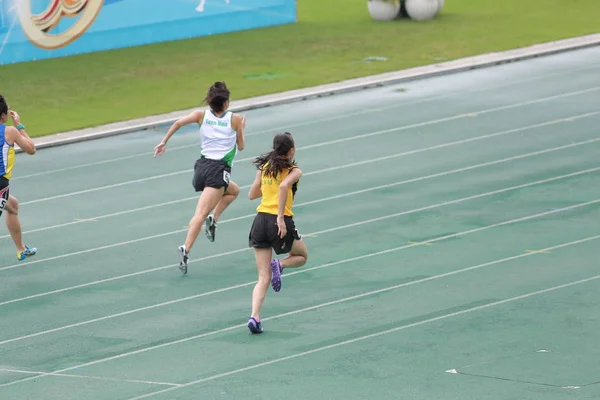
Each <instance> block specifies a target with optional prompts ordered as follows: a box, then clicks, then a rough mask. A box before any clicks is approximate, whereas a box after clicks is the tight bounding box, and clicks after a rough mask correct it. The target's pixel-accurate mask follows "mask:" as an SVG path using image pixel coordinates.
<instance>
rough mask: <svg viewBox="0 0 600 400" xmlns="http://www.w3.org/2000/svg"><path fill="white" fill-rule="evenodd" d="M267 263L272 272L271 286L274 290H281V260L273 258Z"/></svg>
mask: <svg viewBox="0 0 600 400" xmlns="http://www.w3.org/2000/svg"><path fill="white" fill-rule="evenodd" d="M269 265H270V266H271V271H272V272H273V276H272V278H271V286H272V287H273V290H274V291H276V292H279V291H280V290H281V271H283V267H282V266H281V261H279V260H278V259H276V258H274V259H273V261H271V263H270V264H269Z"/></svg>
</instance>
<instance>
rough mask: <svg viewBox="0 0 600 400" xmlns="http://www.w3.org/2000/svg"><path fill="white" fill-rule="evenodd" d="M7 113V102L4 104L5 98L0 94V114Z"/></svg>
mask: <svg viewBox="0 0 600 400" xmlns="http://www.w3.org/2000/svg"><path fill="white" fill-rule="evenodd" d="M2 114H8V104H6V100H5V99H4V97H3V96H2V95H1V94H0V115H2Z"/></svg>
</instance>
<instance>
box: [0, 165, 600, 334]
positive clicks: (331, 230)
mask: <svg viewBox="0 0 600 400" xmlns="http://www.w3.org/2000/svg"><path fill="white" fill-rule="evenodd" d="M598 170H600V167H597V168H594V169H593V170H585V171H579V172H576V173H572V174H568V175H562V176H557V177H554V178H548V179H544V180H541V181H535V182H530V183H526V184H523V185H519V186H513V187H509V188H505V189H500V190H496V191H494V192H489V193H483V194H479V195H475V196H472V197H471V198H464V199H457V200H451V201H449V202H446V203H441V204H442V205H445V204H456V203H460V202H464V201H469V200H472V199H473V198H481V197H485V196H489V195H495V194H499V193H505V192H508V191H511V190H518V189H521V188H524V187H531V186H534V185H539V184H543V183H547V182H550V181H556V180H559V179H564V178H567V177H572V176H578V175H583V174H585V173H588V172H591V171H598ZM598 202H600V200H595V201H592V202H588V203H582V205H575V206H571V207H573V208H578V207H580V206H587V205H589V204H596V203H598ZM438 206H439V205H437V204H436V205H433V206H428V207H425V208H424V209H432V208H436V207H438ZM567 209H571V208H569V207H566V208H564V209H559V210H553V211H550V213H555V212H560V211H564V210H567ZM421 210H423V209H418V210H416V212H418V211H421ZM413 212H415V210H410V211H405V212H402V213H399V214H393V215H388V216H383V217H379V218H375V219H373V220H367V221H361V222H356V223H353V224H350V225H345V226H343V227H336V228H331V229H328V230H324V231H321V232H316V233H313V235H316V234H321V233H328V232H333V231H337V230H339V229H343V228H346V227H354V226H358V225H363V224H365V223H369V222H377V221H382V220H386V219H389V218H393V217H397V216H399V215H406V214H410V213H413ZM545 215H548V213H542V214H536V215H535V216H534V217H536V216H545ZM516 221H519V220H516ZM501 225H502V224H501ZM494 226H495V225H491V227H494ZM480 229H481V228H478V229H475V230H472V231H466V232H468V233H472V232H478V231H479V230H480ZM485 229H488V228H485ZM468 233H465V232H462V233H457V234H452V235H449V236H444V237H441V238H437V239H433V240H430V241H426V242H424V243H428V242H435V241H439V240H443V239H448V238H452V237H456V236H461V235H464V234H468ZM309 235H310V234H309ZM418 245H422V243H419V244H408V245H405V246H401V247H398V248H395V249H393V250H392V251H397V250H402V249H407V248H411V247H415V246H418ZM243 250H246V249H243ZM387 252H390V250H385V251H383V252H376V253H372V254H367V255H366V256H359V257H354V258H351V259H349V260H343V261H337V262H333V263H329V264H323V265H318V266H315V267H310V268H303V269H300V270H298V271H294V272H290V273H287V274H286V277H287V276H293V275H297V274H304V273H306V272H309V271H314V270H318V269H323V268H328V267H331V266H335V265H339V264H343V263H346V262H348V261H355V260H359V259H364V258H367V257H371V256H373V255H380V254H385V253H387ZM526 254H529V255H531V254H535V253H526ZM169 267H171V266H169ZM107 280H114V278H109V279H107ZM105 281H106V280H105ZM255 283H256V281H252V282H246V283H241V284H237V285H233V286H229V287H224V288H221V289H216V290H212V291H209V292H204V293H200V294H196V295H193V296H188V297H184V298H179V299H176V300H171V301H167V302H163V303H158V304H154V305H151V306H146V307H141V308H137V309H133V310H129V311H124V312H121V313H117V314H112V315H108V316H104V317H99V318H94V319H91V320H87V321H83V322H77V323H74V324H70V325H66V326H62V327H58V328H53V329H49V330H46V331H42V332H37V333H32V334H29V335H24V336H20V337H16V338H12V339H6V340H3V341H0V346H1V345H4V344H7V343H12V342H16V341H20V340H24V339H30V338H33V337H37V336H42V335H46V334H49V333H54V332H59V331H63V330H66V329H70V328H75V327H79V326H83V325H88V324H91V323H95V322H100V321H105V320H108V319H113V318H117V317H122V316H125V315H130V314H134V313H137V312H141V311H147V310H151V309H155V308H159V307H163V306H169V305H173V304H176V303H181V302H184V301H189V300H193V299H197V298H201V297H206V296H210V295H213V294H218V293H223V292H227V291H231V290H235V289H239V288H243V287H247V286H252V285H254V284H255ZM82 286H90V284H83V285H79V286H74V287H73V288H78V287H82ZM69 289H72V288H66V289H59V290H57V291H53V292H47V293H41V294H38V295H32V296H28V297H24V298H20V299H14V300H9V301H6V302H3V303H0V306H3V305H6V304H12V303H16V302H20V301H24V300H29V299H32V298H39V297H42V296H46V295H50V294H55V293H59V292H65V291H67V290H69Z"/></svg>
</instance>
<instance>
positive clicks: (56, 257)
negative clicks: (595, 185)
mask: <svg viewBox="0 0 600 400" xmlns="http://www.w3.org/2000/svg"><path fill="white" fill-rule="evenodd" d="M597 141H600V138H597V139H590V140H586V141H584V142H579V143H571V144H568V145H564V146H559V147H555V148H551V149H545V150H540V151H536V152H533V153H527V154H522V155H518V156H513V157H509V158H505V159H502V160H496V161H492V162H487V163H484V164H479V165H477V166H471V167H465V168H460V169H458V170H454V171H446V172H443V173H438V174H433V175H429V176H425V177H420V178H414V179H409V180H407V181H402V182H397V183H398V184H406V183H412V182H417V181H421V180H424V179H429V178H433V177H439V176H443V175H448V174H450V173H456V172H462V171H466V170H469V169H475V168H479V167H483V166H488V165H493V164H498V163H503V162H507V161H512V160H516V159H520V158H525V157H530V156H535V155H540V154H545V153H549V152H553V151H557V150H563V149H567V148H572V147H576V146H580V145H585V144H589V143H593V142H597ZM592 171H594V169H591V170H586V172H592ZM306 175H308V174H306ZM384 187H390V185H384V186H381V187H375V188H384ZM365 191H368V189H367V190H364V189H363V190H360V191H358V192H352V193H349V194H347V195H351V194H360V193H364V192H365ZM340 197H346V196H344V195H337V196H331V197H327V198H324V199H318V200H313V201H310V202H306V203H300V204H298V205H297V206H296V207H301V206H306V205H308V204H315V203H319V202H323V201H328V200H334V199H338V198H340ZM460 201H462V199H461V200H460ZM442 205H446V203H442ZM425 209H426V208H425ZM418 210H422V209H418ZM411 212H415V211H414V210H413V211H411ZM254 215H255V214H247V215H244V216H240V217H235V218H230V219H228V220H224V221H223V222H222V223H225V222H232V221H238V220H242V219H246V218H252V217H253V216H254ZM400 215H402V213H401V214H400ZM340 229H341V228H340ZM186 231H187V229H179V230H177V231H172V232H167V233H162V234H158V235H153V236H148V237H143V238H139V239H134V240H130V241H126V242H119V243H113V244H110V245H106V246H102V247H96V248H92V249H86V250H81V251H78V252H73V253H68V254H62V255H59V256H54V257H48V258H43V259H38V260H34V261H30V262H28V263H24V264H13V265H9V266H5V267H1V268H0V271H4V270H9V269H14V268H19V267H27V266H30V265H35V264H39V263H42V262H45V261H53V260H57V259H63V258H67V257H72V256H77V255H81V254H86V253H90V252H94V251H99V250H106V249H109V248H114V247H119V246H124V245H128V244H132V243H137V242H141V241H145V240H151V239H156V238H159V237H163V236H169V235H172V234H177V233H182V232H186ZM318 233H319V232H316V233H313V234H315V235H316V234H318ZM321 233H322V232H321ZM245 250H249V248H243V249H238V250H233V251H229V252H225V253H219V254H216V255H212V256H207V257H203V258H200V259H197V260H190V261H189V263H193V262H194V261H204V260H207V259H212V258H216V257H221V256H226V255H231V254H235V253H238V252H241V251H245ZM171 267H172V265H167V266H163V267H158V268H153V269H149V270H144V271H140V272H135V273H132V274H125V275H121V276H119V277H113V278H107V279H104V280H101V281H96V282H97V283H103V282H109V281H112V280H115V279H121V278H125V277H130V276H137V275H141V274H146V273H149V272H154V271H158V270H162V269H166V268H171ZM87 285H88V284H83V285H77V286H73V288H81V287H85V286H87ZM59 290H62V289H59ZM48 293H57V292H56V291H53V292H48ZM34 296H37V295H34ZM29 298H32V297H28V298H27V299H29ZM3 304H7V303H6V302H5V303H0V306H1V305H3Z"/></svg>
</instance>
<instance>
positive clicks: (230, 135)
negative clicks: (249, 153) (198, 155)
mask: <svg viewBox="0 0 600 400" xmlns="http://www.w3.org/2000/svg"><path fill="white" fill-rule="evenodd" d="M232 117H233V113H232V112H231V111H228V112H226V113H225V115H223V116H222V117H221V118H219V117H217V116H216V115H215V114H213V112H212V110H206V111H205V112H204V118H203V119H202V124H200V139H201V140H202V155H203V156H204V157H205V158H210V159H213V160H223V161H225V162H227V164H228V165H229V166H231V164H232V163H233V159H234V158H235V155H236V153H237V133H236V131H235V130H234V129H233V128H232V127H231V119H232Z"/></svg>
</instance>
